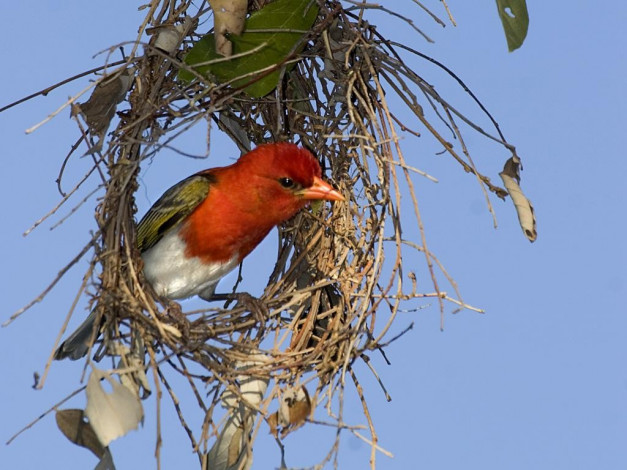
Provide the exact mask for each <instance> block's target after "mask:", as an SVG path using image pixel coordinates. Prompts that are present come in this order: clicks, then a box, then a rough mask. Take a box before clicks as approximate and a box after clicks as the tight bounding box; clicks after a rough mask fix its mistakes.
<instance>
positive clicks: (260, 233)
mask: <svg viewBox="0 0 627 470" xmlns="http://www.w3.org/2000/svg"><path fill="white" fill-rule="evenodd" d="M313 200H329V201H344V200H345V198H344V197H343V196H342V194H341V193H340V192H339V191H337V190H336V189H334V188H333V186H331V185H330V184H329V183H327V182H326V181H324V180H323V179H322V170H321V168H320V164H319V163H318V161H317V160H316V158H315V157H314V156H313V155H312V153H311V152H309V151H308V150H306V149H304V148H302V147H299V146H297V145H295V144H293V143H288V142H277V143H267V144H261V145H259V146H258V147H256V148H255V149H254V150H252V151H250V152H248V153H245V154H244V155H242V156H241V157H240V158H239V159H238V160H237V161H236V162H235V163H233V164H232V165H229V166H224V167H217V168H210V169H206V170H203V171H200V172H198V173H195V174H193V175H191V176H189V177H188V178H185V179H184V180H182V181H180V182H179V183H177V184H175V185H174V186H172V187H171V188H170V189H168V190H167V191H166V192H165V193H164V194H163V195H162V196H161V197H160V198H159V199H158V200H157V201H156V202H155V203H154V205H153V206H152V207H151V208H150V209H149V210H148V212H146V214H145V215H144V217H143V218H142V219H141V220H140V221H139V223H138V224H137V230H136V233H137V237H136V239H137V248H138V249H139V252H140V253H141V257H142V260H143V273H144V278H145V279H146V281H148V283H150V285H151V286H152V288H153V290H154V292H155V293H156V294H157V295H158V296H162V297H165V298H168V299H170V300H181V299H186V298H190V297H193V296H199V297H200V298H202V299H204V300H208V301H210V300H211V299H212V298H213V296H214V294H215V288H216V285H217V283H218V281H219V280H220V279H221V278H222V277H224V276H225V275H226V274H228V273H229V272H230V271H232V270H233V269H235V267H237V266H238V265H239V264H240V263H241V262H242V260H243V259H244V258H245V257H246V256H248V254H250V253H251V252H252V251H253V250H254V249H255V247H257V245H259V243H261V241H262V240H263V239H264V238H265V237H266V235H268V233H269V232H270V231H271V230H272V228H274V227H275V226H277V225H279V224H281V223H283V222H285V221H287V220H288V219H290V218H292V217H293V216H294V215H296V214H297V213H298V212H299V211H300V210H301V209H303V208H304V207H306V206H307V205H308V204H309V203H310V202H311V201H313ZM97 316H98V315H97V314H96V312H95V310H92V312H91V313H90V314H89V316H88V317H87V319H86V320H85V321H84V322H83V323H82V324H81V325H80V326H79V328H78V329H77V330H76V331H75V332H74V333H73V334H71V335H70V336H69V337H68V338H67V339H66V340H65V341H64V342H63V343H62V344H61V345H60V346H59V348H58V349H57V350H56V351H55V354H54V358H55V359H57V360H60V359H65V358H70V359H72V360H77V359H80V358H81V357H83V356H85V355H86V354H87V352H88V351H89V348H90V343H91V342H93V338H92V337H93V336H94V335H95V332H94V329H95V328H96V319H97ZM98 328H99V326H98Z"/></svg>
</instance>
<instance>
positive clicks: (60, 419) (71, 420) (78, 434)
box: [55, 409, 105, 458]
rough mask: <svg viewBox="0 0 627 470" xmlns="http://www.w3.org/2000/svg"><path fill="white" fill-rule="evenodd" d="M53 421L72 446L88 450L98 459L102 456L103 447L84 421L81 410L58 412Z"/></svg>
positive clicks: (89, 425) (92, 429)
mask: <svg viewBox="0 0 627 470" xmlns="http://www.w3.org/2000/svg"><path fill="white" fill-rule="evenodd" d="M55 419H56V421H57V427H58V428H59V429H60V430H61V432H62V433H63V435H64V436H65V437H67V438H68V439H69V440H70V441H72V442H73V443H74V444H76V445H78V446H81V447H84V448H86V449H89V450H90V451H92V452H93V453H94V455H96V457H98V458H101V457H102V456H103V455H104V452H105V447H104V446H103V445H102V444H101V443H100V441H99V440H98V436H96V433H95V432H94V428H92V427H91V424H89V422H88V421H86V420H85V414H84V412H83V410H78V409H68V410H58V411H57V412H56V414H55Z"/></svg>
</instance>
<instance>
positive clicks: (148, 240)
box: [137, 174, 215, 253]
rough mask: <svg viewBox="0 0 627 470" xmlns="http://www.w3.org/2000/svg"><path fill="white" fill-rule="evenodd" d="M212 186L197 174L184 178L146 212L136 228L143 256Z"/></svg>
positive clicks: (209, 179) (205, 176)
mask: <svg viewBox="0 0 627 470" xmlns="http://www.w3.org/2000/svg"><path fill="white" fill-rule="evenodd" d="M214 182H215V178H214V177H213V176H212V175H211V174H197V175H193V176H190V177H189V178H185V179H184V180H183V181H181V182H180V183H177V184H175V185H174V186H172V187H171V188H170V189H168V190H167V191H166V192H165V193H164V194H163V196H161V197H160V198H159V200H158V201H157V202H155V203H154V204H153V206H152V207H151V208H150V209H149V210H148V212H147V213H146V215H144V217H143V218H142V219H141V220H140V221H139V224H138V225H137V247H138V248H139V251H141V252H142V253H143V252H144V251H146V250H149V249H150V248H152V247H153V246H154V245H155V244H156V243H157V242H158V241H159V240H161V238H162V237H163V236H164V235H165V234H166V233H167V232H169V231H170V230H172V229H173V228H174V227H176V226H177V225H178V224H179V223H180V222H181V221H182V220H183V219H185V217H187V216H188V215H190V214H191V213H192V212H193V211H194V209H196V207H198V204H200V203H201V202H202V201H204V200H205V198H206V197H207V195H208V194H209V187H210V186H211V184H212V183H214Z"/></svg>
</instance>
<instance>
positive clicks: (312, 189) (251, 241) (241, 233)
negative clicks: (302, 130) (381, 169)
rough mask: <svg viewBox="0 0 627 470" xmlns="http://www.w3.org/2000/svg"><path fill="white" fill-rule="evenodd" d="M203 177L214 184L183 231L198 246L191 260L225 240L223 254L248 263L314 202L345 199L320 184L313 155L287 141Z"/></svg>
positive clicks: (268, 146) (316, 162)
mask: <svg viewBox="0 0 627 470" xmlns="http://www.w3.org/2000/svg"><path fill="white" fill-rule="evenodd" d="M203 173H206V174H208V175H211V177H212V179H213V183H212V185H211V188H210V189H209V194H208V196H207V199H206V200H205V201H204V202H203V203H202V204H200V206H199V207H198V208H197V210H196V211H194V213H193V214H192V215H191V216H190V218H189V222H191V223H188V224H187V226H186V228H185V230H184V232H185V234H184V236H185V238H188V239H189V240H188V243H189V245H190V246H192V247H194V248H192V249H191V251H190V252H189V255H195V256H202V255H204V254H205V253H207V256H208V257H210V256H209V255H208V251H209V249H210V248H212V247H213V245H212V244H215V240H221V241H222V243H221V244H220V248H221V249H222V248H225V249H224V253H227V252H231V253H232V252H237V253H238V254H239V257H240V258H243V257H245V256H246V255H248V253H250V251H252V249H253V248H254V247H255V246H256V245H257V244H258V243H259V242H260V241H261V240H262V239H263V238H264V237H265V236H266V235H267V234H268V232H269V231H270V230H271V229H272V227H274V226H275V225H278V224H281V223H283V222H285V221H286V220H288V219H289V218H291V217H293V216H294V215H296V213H297V212H298V211H299V210H301V209H302V208H303V207H305V206H306V205H307V204H308V202H309V201H310V200H313V199H326V200H332V201H343V200H344V197H343V196H342V195H341V194H340V193H339V192H338V191H336V190H335V189H333V187H332V186H331V185H330V184H328V183H326V182H325V181H323V180H322V179H321V173H322V172H321V170H320V165H319V164H318V161H317V160H316V159H315V158H314V156H313V155H312V154H311V153H310V152H309V151H307V150H305V149H303V148H300V147H298V146H296V145H294V144H291V143H287V142H283V143H273V144H264V145H260V146H259V147H257V148H256V149H254V150H253V151H251V152H248V153H247V154H245V155H243V156H242V157H241V158H240V159H239V160H238V161H237V162H235V163H234V164H233V165H230V166H227V167H223V168H214V169H211V170H207V171H206V172H203ZM201 174H202V173H201ZM227 247H228V248H227ZM212 256H213V255H212ZM213 258H214V259H217V258H218V257H217V256H213Z"/></svg>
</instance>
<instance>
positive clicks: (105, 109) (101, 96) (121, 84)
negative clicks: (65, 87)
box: [72, 67, 135, 153]
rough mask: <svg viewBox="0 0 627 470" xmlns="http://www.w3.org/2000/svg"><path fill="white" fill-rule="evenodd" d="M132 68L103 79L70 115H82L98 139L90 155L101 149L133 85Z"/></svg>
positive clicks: (133, 70)
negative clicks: (113, 120)
mask: <svg viewBox="0 0 627 470" xmlns="http://www.w3.org/2000/svg"><path fill="white" fill-rule="evenodd" d="M134 74H135V68H134V67H128V68H127V69H125V70H124V71H122V72H120V73H118V74H113V75H111V76H110V77H105V78H103V79H102V80H101V81H100V83H98V85H96V88H94V91H93V92H92V94H91V96H90V97H89V99H88V100H87V101H86V102H85V103H82V104H77V105H76V106H75V107H74V108H73V109H72V113H73V114H76V113H77V112H78V113H80V114H82V115H83V117H84V118H85V121H86V122H87V125H88V126H89V131H90V132H91V133H92V135H94V136H97V137H98V138H99V140H98V143H97V144H96V146H95V148H94V149H91V152H90V153H93V152H94V151H96V150H98V149H100V148H101V147H102V138H103V137H104V134H105V133H106V132H107V129H108V128H109V124H110V123H111V120H112V119H113V116H115V110H116V108H117V106H118V104H119V103H121V102H122V100H124V97H125V96H126V93H127V92H128V90H130V88H131V85H132V84H133V76H134Z"/></svg>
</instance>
